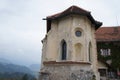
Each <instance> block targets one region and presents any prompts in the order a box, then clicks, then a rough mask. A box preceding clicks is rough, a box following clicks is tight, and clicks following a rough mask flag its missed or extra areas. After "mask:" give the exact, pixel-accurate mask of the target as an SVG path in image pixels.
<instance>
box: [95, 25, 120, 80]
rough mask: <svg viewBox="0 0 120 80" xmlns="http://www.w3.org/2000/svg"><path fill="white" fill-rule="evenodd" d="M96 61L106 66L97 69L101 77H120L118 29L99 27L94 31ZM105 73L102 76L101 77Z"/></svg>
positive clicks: (119, 36) (119, 35) (119, 29)
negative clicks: (100, 61)
mask: <svg viewBox="0 0 120 80" xmlns="http://www.w3.org/2000/svg"><path fill="white" fill-rule="evenodd" d="M95 34H96V40H97V52H98V60H102V61H103V62H104V63H106V64H107V68H99V70H100V71H101V73H100V74H101V76H104V77H107V78H113V79H115V78H118V76H120V74H119V73H120V71H119V69H120V27H119V26H111V27H101V28H99V29H98V30H97V31H96V33H95ZM103 73H105V74H104V75H102V74H103Z"/></svg>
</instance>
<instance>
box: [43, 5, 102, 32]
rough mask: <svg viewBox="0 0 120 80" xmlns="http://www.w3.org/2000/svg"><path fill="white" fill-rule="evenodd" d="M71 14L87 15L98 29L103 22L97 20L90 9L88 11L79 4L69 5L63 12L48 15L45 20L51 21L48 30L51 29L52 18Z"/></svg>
mask: <svg viewBox="0 0 120 80" xmlns="http://www.w3.org/2000/svg"><path fill="white" fill-rule="evenodd" d="M70 14H78V15H84V16H87V17H88V19H89V20H90V21H91V22H92V24H94V25H95V29H98V28H99V27H100V26H101V25H102V23H101V22H98V21H96V20H95V19H94V18H93V17H92V15H91V14H90V12H89V11H86V10H84V9H82V8H79V7H77V6H71V7H69V8H68V9H66V10H65V11H63V12H60V13H57V14H54V15H51V16H48V17H47V18H46V19H45V20H47V23H49V25H48V26H47V32H48V31H49V30H50V29H51V28H50V27H51V26H50V23H51V21H52V20H55V19H59V18H62V17H65V16H67V15H70Z"/></svg>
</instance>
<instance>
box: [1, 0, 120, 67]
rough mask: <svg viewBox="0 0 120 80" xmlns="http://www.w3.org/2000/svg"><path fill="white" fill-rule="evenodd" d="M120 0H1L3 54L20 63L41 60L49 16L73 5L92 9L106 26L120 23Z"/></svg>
mask: <svg viewBox="0 0 120 80" xmlns="http://www.w3.org/2000/svg"><path fill="white" fill-rule="evenodd" d="M119 3H120V1H119V0H114V1H113V0H0V58H5V59H8V60H10V61H12V62H14V63H18V64H25V65H29V64H32V63H33V64H34V63H40V57H41V55H40V54H41V50H42V44H41V40H42V39H43V38H44V36H45V33H46V21H44V20H42V18H45V17H46V16H49V15H52V14H55V13H58V12H61V11H63V10H65V9H67V8H68V7H70V6H72V5H76V6H79V7H81V8H83V9H86V10H88V11H91V14H92V16H93V17H94V18H95V19H96V20H98V21H101V22H103V26H118V25H119V24H120V22H119V21H120V6H119Z"/></svg>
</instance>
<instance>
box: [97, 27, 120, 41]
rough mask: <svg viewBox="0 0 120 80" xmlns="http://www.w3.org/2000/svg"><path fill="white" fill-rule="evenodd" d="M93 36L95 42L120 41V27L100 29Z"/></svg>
mask: <svg viewBox="0 0 120 80" xmlns="http://www.w3.org/2000/svg"><path fill="white" fill-rule="evenodd" d="M95 35H96V40H97V41H120V26H119V27H117V26H114V27H101V28H99V29H98V30H97V31H96V33H95Z"/></svg>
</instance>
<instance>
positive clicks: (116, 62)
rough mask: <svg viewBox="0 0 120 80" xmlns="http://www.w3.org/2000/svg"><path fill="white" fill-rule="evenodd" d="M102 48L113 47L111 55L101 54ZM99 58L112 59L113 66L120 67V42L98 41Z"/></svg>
mask: <svg viewBox="0 0 120 80" xmlns="http://www.w3.org/2000/svg"><path fill="white" fill-rule="evenodd" d="M100 49H111V55H110V56H102V55H100ZM97 52H98V58H99V59H101V60H104V61H107V60H112V63H111V65H110V66H111V67H112V68H114V69H117V68H120V42H115V41H114V42H98V43H97Z"/></svg>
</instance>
